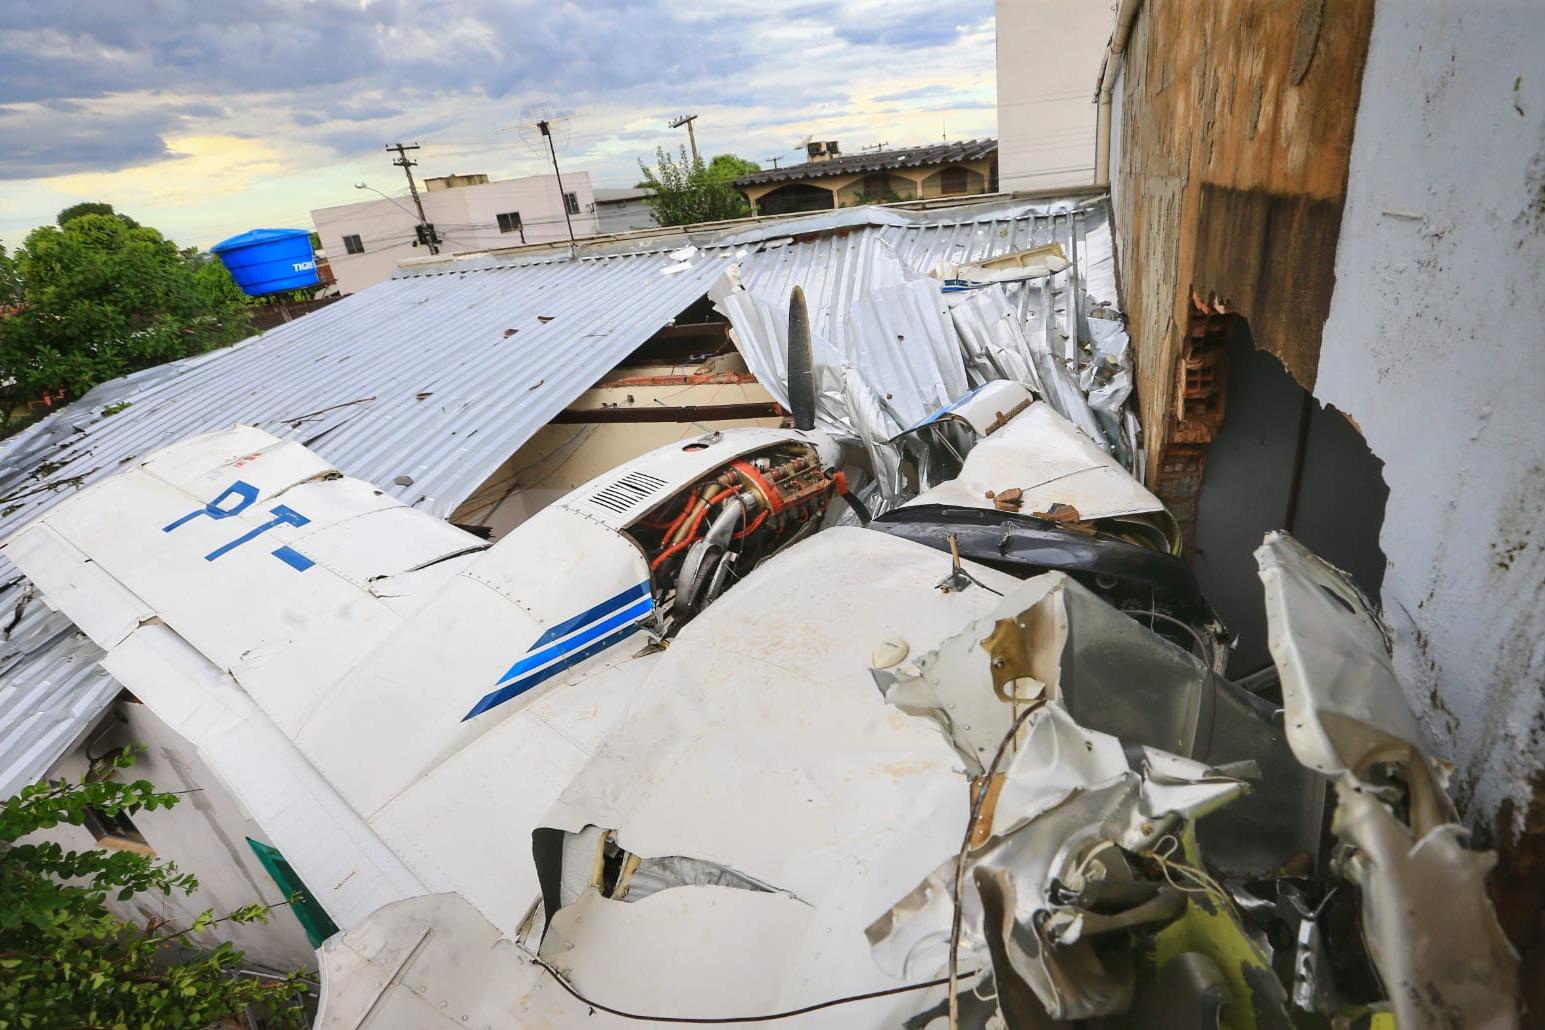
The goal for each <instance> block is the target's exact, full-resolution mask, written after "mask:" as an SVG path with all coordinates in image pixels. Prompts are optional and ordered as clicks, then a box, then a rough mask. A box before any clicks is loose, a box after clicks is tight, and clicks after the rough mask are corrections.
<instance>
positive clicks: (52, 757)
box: [0, 580, 118, 798]
mask: <svg viewBox="0 0 1545 1030" xmlns="http://www.w3.org/2000/svg"><path fill="white" fill-rule="evenodd" d="M29 586H30V584H28V583H27V582H26V581H25V580H13V582H11V583H10V584H9V585H8V586H6V587H4V588H0V625H3V626H9V627H10V628H9V629H8V630H6V631H5V633H4V639H0V798H8V797H10V796H11V795H12V794H14V793H16V792H17V791H18V790H20V789H21V788H22V787H25V786H26V785H27V784H29V783H32V782H34V781H36V780H37V779H38V778H39V777H40V776H42V775H43V774H44V773H46V772H47V771H48V770H49V769H50V768H52V767H53V765H54V763H55V762H57V761H59V759H60V758H61V757H62V756H63V755H64V753H65V752H66V751H67V750H68V749H69V748H70V746H71V745H72V744H74V743H75V742H76V741H77V740H79V739H80V735H81V734H82V733H84V732H85V731H86V730H87V728H89V727H90V726H91V724H92V723H93V722H94V721H95V720H96V718H97V716H99V715H101V714H102V712H103V711H104V710H105V709H106V708H107V706H108V704H109V702H111V701H112V699H113V698H114V697H115V696H117V694H118V684H117V682H116V681H115V680H114V679H113V678H112V677H111V676H109V675H108V674H107V672H106V671H105V670H104V669H103V668H102V667H101V666H100V665H98V664H97V662H98V660H99V659H100V658H101V657H102V649H101V648H99V647H97V646H96V645H95V644H93V643H92V642H91V641H90V640H88V639H87V638H86V635H85V634H84V633H82V632H81V631H80V630H78V629H76V628H75V624H74V623H72V622H71V621H70V620H69V619H67V618H65V617H64V616H63V615H60V614H59V613H58V612H55V611H51V610H50V609H49V608H48V607H47V606H45V605H44V604H43V602H42V600H41V599H39V598H35V597H29V596H28V587H29ZM18 606H19V607H20V616H19V618H18V616H17V612H18ZM13 620H14V624H13Z"/></svg>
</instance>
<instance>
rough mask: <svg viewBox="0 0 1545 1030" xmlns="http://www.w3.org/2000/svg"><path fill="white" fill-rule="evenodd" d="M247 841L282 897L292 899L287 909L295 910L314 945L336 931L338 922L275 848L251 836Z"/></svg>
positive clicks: (316, 945) (308, 938) (318, 944)
mask: <svg viewBox="0 0 1545 1030" xmlns="http://www.w3.org/2000/svg"><path fill="white" fill-rule="evenodd" d="M247 843H248V844H250V845H252V851H253V853H254V854H256V855H257V858H258V861H259V862H262V863H263V868H264V869H266V870H268V875H269V876H271V877H273V879H274V883H276V884H278V885H279V889H280V890H282V891H283V892H284V896H285V897H287V898H290V899H291V901H290V908H291V909H292V910H294V912H295V918H296V919H299V920H300V925H301V926H303V927H305V929H306V939H307V940H308V941H310V942H311V946H312V947H313V948H315V947H318V946H320V945H321V943H322V942H323V941H325V940H327V938H329V937H331V936H332V935H333V934H335V933H337V932H338V924H336V923H334V922H333V921H332V919H330V918H329V917H328V915H327V910H326V909H324V908H323V907H322V906H321V905H320V904H318V903H317V899H316V898H313V897H312V896H311V892H310V891H309V890H307V889H306V885H305V883H304V882H302V881H301V878H300V877H299V876H297V875H295V870H294V869H292V868H291V867H290V863H289V862H287V861H285V859H284V856H283V855H282V854H280V853H279V849H278V848H276V847H273V846H272V845H269V844H262V843H259V842H258V841H255V840H253V839H252V838H251V837H248V838H247Z"/></svg>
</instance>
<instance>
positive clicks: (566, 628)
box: [500, 580, 649, 679]
mask: <svg viewBox="0 0 1545 1030" xmlns="http://www.w3.org/2000/svg"><path fill="white" fill-rule="evenodd" d="M648 595H649V582H648V581H647V580H645V581H644V582H642V583H640V584H638V585H637V586H631V587H628V589H626V590H624V591H623V592H622V593H620V594H618V595H617V596H616V597H611V598H607V599H606V600H605V601H602V602H601V603H600V604H598V605H596V606H595V607H594V608H589V609H586V610H585V611H582V612H580V613H579V614H578V615H576V616H574V617H573V618H572V619H565V620H564V621H562V622H560V623H558V625H556V626H554V627H553V628H551V629H549V630H548V631H547V632H546V633H543V634H542V635H541V636H540V637H538V638H537V642H536V643H534V644H532V645H531V647H530V648H529V649H528V650H531V651H535V650H536V649H537V648H539V647H541V646H542V645H543V644H550V643H552V642H553V641H554V640H557V639H558V638H559V637H566V636H568V635H569V634H570V633H573V632H574V631H575V630H577V629H579V628H580V627H581V626H588V625H590V623H592V622H594V621H595V620H596V619H599V618H600V617H601V616H603V615H610V614H611V613H612V612H614V611H616V610H617V609H618V608H621V607H622V606H623V605H625V604H627V603H628V602H630V601H632V600H633V599H634V598H636V597H647V596H648ZM500 678H501V679H509V678H510V674H509V673H505V674H504V675H503V676H502V677H500Z"/></svg>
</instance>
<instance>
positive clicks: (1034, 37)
mask: <svg viewBox="0 0 1545 1030" xmlns="http://www.w3.org/2000/svg"><path fill="white" fill-rule="evenodd" d="M997 21H998V183H999V186H998V188H999V189H1001V190H1002V191H1003V192H1005V193H1015V192H1021V191H1025V190H1041V189H1052V188H1064V187H1068V186H1087V185H1090V184H1091V183H1093V182H1094V130H1095V120H1096V118H1097V116H1098V108H1097V107H1096V106H1095V104H1094V90H1093V89H1092V88H1091V87H1090V85H1089V83H1091V82H1093V81H1094V80H1095V79H1096V78H1097V77H1098V76H1099V71H1100V54H1101V53H1102V51H1103V49H1104V46H1105V41H1106V40H1107V39H1108V38H1109V37H1110V28H1111V9H1110V5H1109V4H1101V3H1090V2H1089V0H998V2H997Z"/></svg>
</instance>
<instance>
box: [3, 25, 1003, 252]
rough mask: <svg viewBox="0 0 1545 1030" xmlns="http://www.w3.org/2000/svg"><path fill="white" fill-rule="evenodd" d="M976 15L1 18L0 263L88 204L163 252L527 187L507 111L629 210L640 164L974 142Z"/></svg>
mask: <svg viewBox="0 0 1545 1030" xmlns="http://www.w3.org/2000/svg"><path fill="white" fill-rule="evenodd" d="M992 13H993V5H992V3H991V0H963V2H957V3H953V4H943V5H941V4H938V3H935V2H923V0H828V2H825V3H808V2H787V3H780V2H778V0H772V2H769V0H710V2H707V3H700V4H699V3H685V2H674V3H673V2H670V0H644V2H638V3H601V2H584V3H574V2H565V0H540V2H525V0H458V2H454V3H445V2H441V0H350V2H344V0H316V2H301V0H5V2H0V142H3V146H0V243H4V244H6V245H7V246H10V247H13V248H14V247H15V246H16V245H18V244H19V243H21V241H22V240H23V238H24V237H25V235H26V233H27V231H28V230H29V229H31V228H32V227H33V226H36V225H39V224H42V223H46V222H50V221H52V220H53V216H54V214H55V213H56V212H57V211H58V210H59V209H60V208H62V207H65V206H67V205H69V204H72V203H75V202H77V201H80V200H105V201H108V202H110V203H112V204H114V205H115V206H116V207H117V208H118V210H120V211H123V212H125V213H128V214H131V215H133V216H134V217H136V218H138V219H139V220H140V221H142V222H144V223H146V224H150V225H154V226H156V227H157V228H159V229H161V230H162V231H163V232H166V233H167V234H168V235H169V236H171V237H173V238H174V239H176V240H177V241H178V242H179V243H182V244H185V245H186V244H199V245H203V246H207V245H208V244H210V243H213V242H215V241H217V240H219V239H221V238H223V237H225V236H227V235H230V234H233V233H236V232H240V231H242V230H245V229H248V228H252V227H254V226H258V225H273V226H280V225H282V226H309V225H310V221H311V219H310V210H311V209H312V208H314V207H323V206H328V205H331V204H342V203H350V202H353V201H356V200H358V199H360V198H361V194H360V193H359V192H358V191H356V190H355V189H354V188H353V186H354V183H356V182H359V181H365V182H368V183H369V184H370V185H371V186H374V187H376V188H378V189H381V190H384V191H386V192H388V193H397V192H399V191H401V190H403V189H405V184H404V182H403V178H402V173H401V172H400V171H399V170H398V169H396V168H393V167H392V166H391V164H390V158H389V157H388V156H387V155H386V154H385V152H384V151H383V149H382V147H383V144H385V143H387V142H391V141H395V140H398V139H401V140H405V141H415V140H416V141H418V142H419V143H421V144H422V145H423V149H422V150H421V151H420V152H419V154H418V157H419V159H420V162H421V163H420V167H419V168H418V172H419V174H420V175H421V176H422V175H443V174H447V173H450V172H487V173H489V174H490V175H491V176H493V177H495V178H502V177H506V176H514V175H528V174H536V173H539V172H541V171H542V170H543V169H544V167H545V161H544V158H543V157H541V156H538V155H537V154H536V153H534V152H533V151H532V150H531V149H530V148H529V147H528V145H527V144H526V143H525V142H523V140H522V134H521V132H520V122H521V116H522V112H523V111H524V110H525V109H526V108H527V107H529V106H531V105H538V104H544V103H545V104H550V105H553V106H554V107H556V108H558V109H560V110H562V111H564V112H566V113H567V114H568V116H569V121H568V126H569V129H568V140H567V144H566V145H565V146H564V147H563V149H562V151H561V152H560V158H561V159H562V160H563V162H564V166H565V168H574V169H585V170H589V171H590V172H591V174H592V181H593V182H594V183H595V184H596V185H603V186H630V185H632V184H633V182H634V181H636V179H637V178H638V164H637V159H638V158H639V157H651V156H652V155H653V153H654V149H655V147H656V146H660V145H664V146H668V147H669V146H673V145H677V144H680V143H683V142H685V131H684V130H671V129H668V128H666V126H665V121H666V119H667V118H668V117H669V116H671V115H673V114H676V113H678V112H682V111H687V112H696V113H697V114H698V115H699V116H700V117H699V118H698V121H697V126H696V127H697V137H698V144H699V146H700V148H701V149H702V150H703V151H704V154H705V156H707V155H710V154H716V153H721V152H732V153H736V154H739V155H740V156H742V157H747V158H750V159H752V160H756V161H762V162H763V163H764V164H765V163H766V162H765V160H764V159H765V158H767V157H768V156H770V155H774V154H779V155H782V156H783V157H784V158H785V160H790V159H793V157H794V154H793V152H792V148H793V147H794V145H795V144H796V143H797V142H798V141H799V139H800V138H802V137H804V136H805V135H807V134H810V133H814V134H815V135H816V137H817V138H823V139H836V140H839V141H840V142H841V144H842V147H843V149H844V150H845V151H854V150H857V149H858V148H859V147H862V146H865V145H870V144H874V143H881V142H888V143H890V144H891V145H892V146H905V145H909V144H918V143H925V142H931V141H933V140H937V139H939V138H940V137H941V135H942V134H945V133H947V134H948V136H949V138H951V139H965V138H971V137H979V136H990V135H993V134H994V132H995V122H996V116H995V108H994V63H993V61H994V55H993V17H992Z"/></svg>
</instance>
